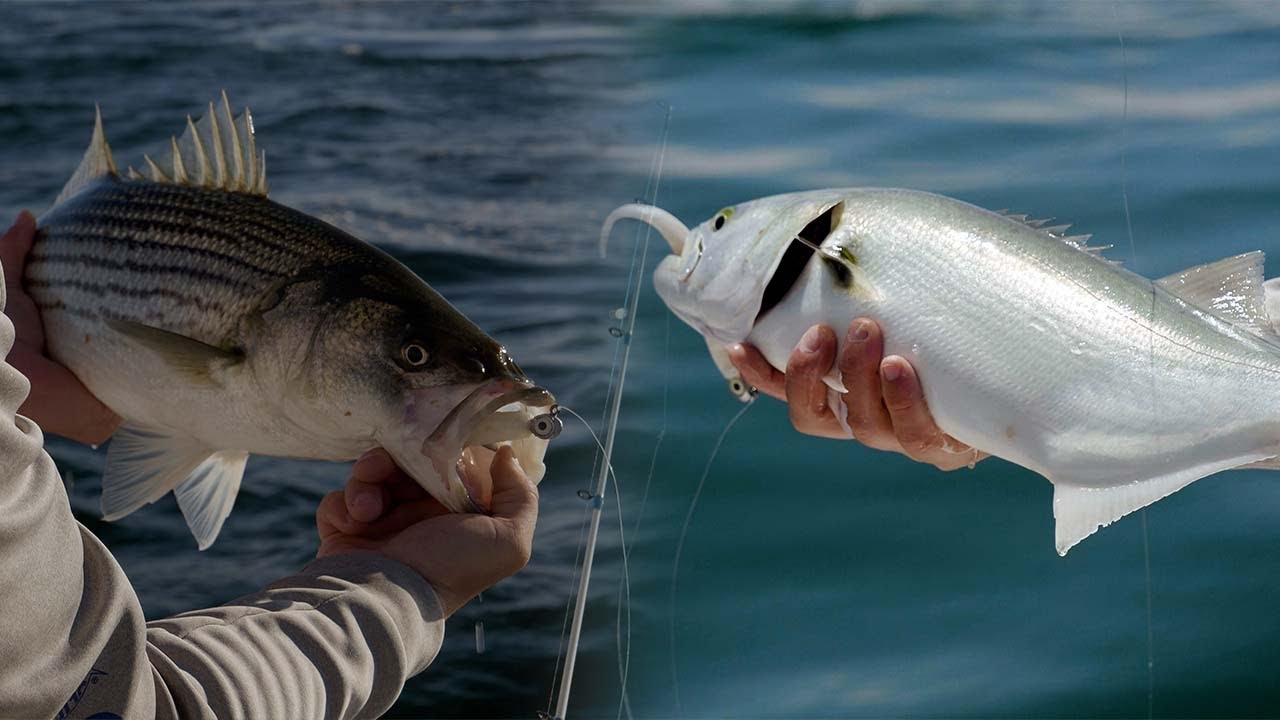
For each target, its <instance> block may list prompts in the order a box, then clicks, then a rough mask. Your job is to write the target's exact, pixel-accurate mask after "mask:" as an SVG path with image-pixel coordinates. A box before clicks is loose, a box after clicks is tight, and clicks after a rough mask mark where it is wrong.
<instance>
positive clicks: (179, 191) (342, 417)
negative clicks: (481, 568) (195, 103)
mask: <svg viewBox="0 0 1280 720" xmlns="http://www.w3.org/2000/svg"><path fill="white" fill-rule="evenodd" d="M222 101H223V102H222V107H221V108H220V109H218V110H215V108H214V107H213V104H212V103H211V104H210V106H209V112H208V114H206V115H205V116H204V117H203V118H201V120H200V121H199V122H192V121H190V120H189V121H188V123H187V130H186V133H185V134H184V135H183V136H182V138H181V139H179V138H173V139H171V141H170V143H169V146H170V148H171V151H172V155H171V157H169V158H167V159H164V158H162V159H161V162H156V161H154V160H152V159H151V158H150V157H147V158H146V165H145V167H146V168H147V169H148V173H147V174H143V173H140V172H138V171H136V170H133V169H132V168H130V169H129V170H128V172H127V173H124V174H122V173H120V172H119V171H118V170H117V168H116V166H115V162H114V160H113V158H112V156H111V151H110V147H109V146H108V145H107V141H106V135H105V133H104V132H103V129H102V119H101V115H100V114H99V116H98V117H97V118H96V121H95V125H94V132H93V138H92V140H91V142H90V146H89V149H88V150H87V151H86V152H85V155H84V158H83V159H82V161H81V164H80V166H79V168H77V170H76V172H75V174H74V175H73V176H72V178H71V179H70V180H69V181H68V182H67V184H66V186H65V187H64V188H63V190H62V192H61V193H60V194H59V196H58V199H57V201H56V202H55V203H54V206H53V207H52V208H50V209H49V210H48V211H47V212H46V213H44V214H43V215H42V216H41V217H40V218H39V219H38V232H37V236H36V240H35V243H34V245H33V247H32V249H31V253H30V255H29V258H28V260H27V264H26V268H25V270H24V276H23V282H24V285H25V287H26V289H27V291H28V292H29V293H30V295H31V297H32V298H33V299H34V301H35V303H36V306H37V307H38V308H39V310H40V315H41V320H42V322H43V325H44V331H45V346H46V348H47V351H48V353H49V354H50V355H51V356H52V357H53V358H54V359H55V360H57V361H58V362H60V363H61V364H63V365H65V366H66V367H67V368H68V369H70V370H71V372H72V373H74V374H75V375H76V377H77V378H79V379H80V381H81V382H82V383H83V384H84V385H85V387H87V388H88V389H89V390H90V391H91V392H92V393H93V394H94V395H95V396H96V397H97V398H98V399H99V400H101V401H102V402H103V403H104V404H105V405H106V406H107V407H109V408H111V409H112V410H113V411H115V412H116V413H117V414H118V415H120V416H121V417H122V418H123V419H124V421H125V424H124V425H123V426H122V427H121V428H120V429H119V430H117V431H116V433H115V435H113V436H112V439H111V444H110V446H109V448H108V452H107V465H106V469H105V470H104V473H103V495H102V507H103V513H104V517H105V519H107V520H115V519H119V518H121V517H123V516H125V515H127V514H129V513H131V512H133V511H134V510H136V509H138V508H139V507H141V506H142V505H145V504H147V503H151V502H154V501H156V500H158V499H159V498H160V497H163V496H164V495H165V494H166V493H168V492H170V491H173V492H174V494H175V495H176V496H177V500H178V506H179V508H180V509H181V510H182V513H183V515H184V516H185V517H186V520H187V523H188V525H189V526H190V528H191V530H192V533H193V534H194V535H195V537H196V540H197V542H198V544H199V546H200V548H201V549H204V548H207V547H209V545H210V544H212V543H213V541H214V539H215V538H216V537H217V535H218V533H219V531H220V530H221V527H222V523H223V521H224V520H225V519H226V517H227V515H228V514H229V513H230V511H231V507H232V504H233V502H234V500H235V497H236V493H237V492H238V490H239V486H240V482H241V478H242V476H243V474H244V469H245V463H246V460H247V458H248V456H249V455H250V454H266V455H276V456H286V457H303V458H315V459H327V460H353V459H355V458H356V457H358V456H360V455H361V454H362V453H364V452H366V451H368V450H369V449H370V448H373V447H382V448H384V449H385V450H387V452H389V453H390V454H391V456H392V458H393V459H394V460H395V462H396V463H397V464H398V465H400V467H401V468H403V469H404V470H405V471H406V472H407V473H408V474H409V475H410V476H411V477H412V478H414V480H416V481H417V482H418V483H419V484H420V485H421V486H422V487H423V488H425V489H426V490H427V492H429V493H431V495H432V496H434V497H435V498H436V499H437V500H439V501H440V502H441V503H443V504H444V505H445V506H446V507H447V508H449V509H451V510H454V511H475V510H485V509H486V507H487V503H488V502H489V501H490V498H491V494H492V487H491V480H489V478H488V476H487V475H486V474H482V473H475V474H467V475H465V476H464V475H463V474H462V473H461V472H460V468H462V467H470V466H481V467H483V466H487V462H488V461H490V460H491V459H492V457H493V455H494V453H495V452H496V450H495V448H497V447H499V446H509V447H510V448H511V449H512V451H513V453H514V455H515V457H516V459H517V460H518V461H519V463H520V465H521V466H522V467H523V468H524V469H525V471H526V473H527V474H528V476H529V478H530V479H531V480H533V481H534V482H538V481H539V480H541V479H542V476H543V474H544V472H545V468H544V466H543V465H542V458H543V456H544V454H545V452H546V448H547V442H548V441H549V440H550V439H551V438H552V437H554V436H555V434H556V433H557V432H558V427H559V426H558V424H556V423H554V422H549V421H547V420H546V418H547V417H554V416H553V415H552V414H551V413H554V406H553V403H554V398H553V397H552V396H551V394H550V393H548V392H547V391H546V390H545V389H542V388H540V387H537V386H535V385H533V384H532V383H531V382H530V381H529V379H528V378H527V377H525V375H524V373H523V372H522V371H521V370H520V368H519V367H518V366H517V365H516V364H515V362H514V361H513V360H512V359H511V358H510V357H509V356H508V355H507V353H506V350H504V349H503V348H502V346H501V345H499V344H498V343H497V342H495V341H494V340H493V339H492V338H490V337H489V336H488V335H486V334H485V333H484V332H483V331H482V330H481V329H480V328H478V327H476V326H475V324H474V323H472V322H471V321H470V320H468V319H467V318H466V317H465V316H463V315H462V314H461V313H459V312H458V311H457V310H456V309H454V308H453V306H451V305H450V304H449V303H448V301H446V300H445V299H444V298H443V297H441V296H440V295H439V294H438V293H436V292H435V291H434V290H433V289H432V288H431V287H429V286H428V285H427V284H426V283H425V282H423V281H422V280H421V278H419V277H418V276H417V275H415V274H414V273H413V272H412V271H410V270H409V269H408V268H406V267H405V266H404V265H402V264H401V263H399V262H398V261H396V260H395V259H394V258H392V257H391V256H390V255H388V254H386V253H385V252H382V251H381V250H378V249H377V248H374V247H373V246H371V245H369V244H368V243H365V242H363V241H361V240H359V239H357V238H355V237H354V236H352V235H350V234H348V233H346V232H344V231H342V230H340V229H338V228H335V227H333V226H332V225H329V224H328V223H325V222H322V221H320V220H318V219H316V218H313V217H311V216H309V215H306V214H304V213H301V212H299V211H297V210H294V209H292V208H288V207H285V206H283V205H280V204H278V203H276V202H274V201H272V200H270V199H268V198H267V197H266V192H267V189H266V174H265V173H266V160H265V155H259V154H258V153H257V151H256V150H255V144H254V139H253V132H252V128H253V123H252V120H251V119H250V117H249V114H248V111H247V110H246V111H245V112H244V113H243V114H242V115H240V116H238V117H234V116H233V115H232V113H231V106H230V102H229V101H228V100H227V98H226V95H225V94H224V95H223V97H222ZM548 407H550V408H551V410H550V412H547V411H544V410H539V408H548ZM535 428H537V431H536V432H535ZM473 434H475V436H476V437H477V438H480V439H481V440H482V441H483V442H476V441H472V439H471V437H472V435H473Z"/></svg>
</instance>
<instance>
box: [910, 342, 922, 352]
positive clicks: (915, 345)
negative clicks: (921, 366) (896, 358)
mask: <svg viewBox="0 0 1280 720" xmlns="http://www.w3.org/2000/svg"><path fill="white" fill-rule="evenodd" d="M911 354H912V355H919V354H920V343H911Z"/></svg>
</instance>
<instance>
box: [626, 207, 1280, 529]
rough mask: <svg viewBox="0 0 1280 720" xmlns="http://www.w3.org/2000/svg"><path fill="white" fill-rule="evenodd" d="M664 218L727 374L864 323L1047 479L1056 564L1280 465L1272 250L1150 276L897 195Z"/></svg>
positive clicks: (956, 423) (950, 417)
mask: <svg viewBox="0 0 1280 720" xmlns="http://www.w3.org/2000/svg"><path fill="white" fill-rule="evenodd" d="M621 210H622V209H620V211H621ZM621 216H622V217H631V218H636V219H646V217H645V215H644V213H642V212H641V211H640V210H637V209H631V210H627V211H625V212H622V215H621ZM657 217H658V219H657V220H655V221H653V222H654V225H655V227H658V228H659V230H660V231H661V232H663V234H664V236H666V237H667V239H668V241H669V242H671V244H672V247H673V250H674V251H675V253H676V254H673V255H670V256H668V257H667V258H665V259H664V260H663V261H662V262H661V263H660V264H659V266H658V269H657V270H656V271H655V275H654V282H655V285H656V287H657V290H658V293H659V295H660V296H661V297H662V299H663V300H664V302H666V304H667V305H668V307H669V308H670V309H671V310H672V311H673V312H674V313H676V314H677V315H678V316H679V317H680V318H681V319H683V320H684V321H685V322H686V323H688V324H689V325H691V326H692V327H694V329H696V330H698V331H699V332H700V333H701V334H703V335H704V336H705V337H706V338H707V339H708V343H709V345H710V346H711V349H712V353H713V356H715V357H717V364H718V365H719V366H720V367H721V369H722V371H723V372H725V374H726V376H728V377H731V378H732V377H734V371H733V370H732V366H731V365H729V364H728V363H727V361H726V360H725V358H724V357H723V354H724V346H725V345H727V344H730V343H735V342H749V343H752V344H754V345H756V346H757V347H758V348H760V350H761V352H762V353H763V354H764V356H765V357H766V358H767V359H768V360H769V362H770V363H771V364H773V365H774V366H775V367H777V368H778V369H780V370H781V369H784V368H785V367H786V361H787V357H788V355H789V354H790V352H791V349H792V348H793V347H795V344H796V343H797V341H798V340H799V339H800V336H801V335H802V334H803V333H804V331H805V330H806V329H807V328H808V327H810V326H812V325H813V324H815V323H824V324H827V325H829V326H833V327H845V326H847V325H848V323H849V322H850V321H851V320H852V319H853V318H855V317H858V316H868V317H871V318H872V319H874V320H876V321H877V322H878V323H880V325H881V327H882V328H883V330H884V333H885V338H886V345H885V353H886V354H896V355H901V356H903V357H905V358H906V359H908V360H909V361H910V362H911V363H912V364H913V365H914V366H915V368H916V370H917V372H918V374H919V377H920V380H921V384H922V385H923V389H924V393H925V397H926V399H927V401H928V403H929V408H930V410H931V412H932V413H933V415H934V417H935V419H936V420H937V423H938V426H939V427H940V428H941V429H942V430H943V431H944V432H946V433H948V434H950V435H952V436H953V437H955V438H956V439H958V440H960V441H961V442H964V443H967V444H969V445H971V446H973V447H976V448H980V449H982V450H984V451H988V452H991V453H992V454H995V455H998V456H1000V457H1003V458H1005V459H1008V460H1011V461H1013V462H1015V463H1017V464H1020V465H1023V466H1024V467H1027V468H1030V469H1032V470H1035V471H1036V472H1038V473H1040V474H1042V475H1044V476H1045V477H1047V478H1049V479H1050V480H1051V481H1052V482H1053V483H1054V515H1055V518H1056V520H1057V533H1056V534H1057V537H1056V546H1057V549H1058V551H1059V552H1060V553H1062V554H1065V553H1066V551H1067V550H1069V549H1070V548H1071V547H1072V546H1073V545H1075V544H1076V543H1078V542H1079V541H1080V540H1081V539H1083V538H1084V537H1087V536H1088V535H1090V534H1092V533H1093V532H1094V531H1096V530H1097V529H1098V528H1099V527H1101V526H1105V525H1107V524H1110V523H1111V522H1113V521H1115V520H1116V519H1118V518H1120V517H1122V516H1123V515H1125V514H1127V513H1129V512H1132V511H1133V510H1135V509H1137V508H1140V507H1143V506H1145V505H1148V504H1150V503H1152V502H1155V501H1156V500H1159V499H1160V498H1162V497H1164V496H1166V495H1168V494H1171V493H1173V492H1176V491H1177V490H1178V489H1180V488H1182V487H1184V486H1186V485H1187V484H1189V483H1191V482H1193V481H1194V480H1196V479H1198V478H1201V477H1205V476H1207V475H1210V474H1213V473H1216V472H1219V471H1222V470H1226V469H1230V468H1233V467H1238V466H1242V465H1246V464H1252V463H1257V462H1260V461H1266V462H1274V461H1272V460H1270V459H1271V458H1274V457H1276V456H1277V455H1280V336H1277V334H1276V332H1275V329H1274V328H1273V327H1272V325H1271V323H1270V320H1269V318H1268V317H1267V313H1266V309H1265V301H1264V296H1263V287H1262V286H1263V283H1262V254H1261V253H1248V254H1245V255H1241V256H1237V257H1234V258H1228V259H1226V260H1223V261H1219V262H1217V263H1211V264H1208V265H1204V266H1198V267H1196V268H1192V269H1190V270H1188V271H1185V272H1183V273H1177V274H1175V275H1173V276H1170V277H1168V278H1163V279H1161V280H1159V281H1156V282H1154V283H1153V282H1152V281H1150V280H1148V279H1146V278H1143V277H1141V276H1138V275H1136V274H1134V273H1132V272H1129V271H1128V270H1126V269H1124V268H1122V267H1119V266H1117V265H1116V264H1114V263H1112V262H1110V261H1108V260H1106V259H1103V258H1101V257H1099V256H1098V254H1097V252H1096V251H1095V249H1091V248H1088V247H1087V245H1086V242H1085V241H1086V240H1087V238H1085V237H1083V236H1075V237H1063V235H1064V234H1065V233H1064V230H1065V228H1060V227H1054V228H1051V229H1047V228H1045V227H1043V225H1044V223H1043V222H1040V221H1027V220H1026V219H1025V218H1021V217H1010V216H1008V215H1005V214H1001V213H995V212H991V211H988V210H984V209H982V208H978V207H975V206H973V205H969V204H967V203H963V202H960V201H957V200H953V199H950V198H945V197H942V196H939V195H933V194H930V193H923V192H917V191H910V190H896V189H876V188H850V189H835V190H817V191H812V192H803V193H794V194H789V195H780V196H774V197H769V198H763V199H759V200H754V201H751V202H747V203H742V204H739V205H736V206H733V207H731V208H726V209H725V210H723V211H721V212H720V213H717V215H715V216H713V217H712V218H710V219H708V220H707V221H706V222H704V223H702V224H701V225H698V226H697V227H694V228H693V229H691V230H689V229H683V226H681V225H679V223H678V221H675V220H674V219H673V218H670V217H663V216H657ZM815 228H816V229H815ZM682 229H683V232H682ZM798 236H800V237H805V239H806V240H808V241H809V242H811V243H813V244H816V245H819V246H820V250H819V251H816V252H814V251H811V250H809V249H806V248H805V247H804V246H803V243H799V242H798V241H796V240H795V238H797V237H798ZM797 248H798V249H799V254H798V255H795V254H793V253H794V251H795V250H796V249H797ZM788 255H792V257H793V259H796V258H798V259H797V260H796V261H795V262H794V263H791V261H788V260H786V259H784V258H786V257H787V256H788ZM789 263H790V269H789V270H786V269H785V268H787V267H788V266H789ZM779 277H783V278H784V279H785V282H783V283H781V284H780V285H775V284H774V280H775V279H776V278H779ZM770 295H773V296H774V297H773V298H772V300H776V301H777V302H776V304H775V305H772V307H770V306H769V305H768V304H766V303H765V297H766V296H770ZM772 300H771V302H772ZM841 342H843V339H842V340H841ZM826 380H827V383H828V385H830V386H831V388H832V396H831V400H832V403H833V406H838V403H839V393H838V391H840V390H843V388H842V387H841V385H840V382H839V378H838V377H837V376H836V375H834V374H833V375H831V376H829V377H828V378H827V379H826Z"/></svg>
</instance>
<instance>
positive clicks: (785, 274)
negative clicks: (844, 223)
mask: <svg viewBox="0 0 1280 720" xmlns="http://www.w3.org/2000/svg"><path fill="white" fill-rule="evenodd" d="M843 210H844V203H836V204H835V205H832V206H831V207H829V208H827V209H826V210H824V211H823V212H822V214H820V215H818V217H816V218H814V219H813V220H811V221H810V222H809V224H808V225H805V226H804V229H802V230H801V231H800V232H799V233H798V234H797V235H796V238H795V239H794V240H792V241H791V244H790V245H788V246H787V251H786V252H785V253H783V255H782V260H781V261H779V263H778V267H777V269H775V270H774V272H773V277H771V278H769V284H768V285H766V286H765V288H764V296H763V297H762V299H761V301H760V311H759V312H758V313H756V322H759V321H760V318H762V317H764V316H765V314H766V313H768V312H769V311H770V310H772V309H773V308H774V307H776V306H777V305H778V303H780V302H782V300H783V299H784V298H785V297H786V296H787V294H788V293H790V292H791V289H792V288H793V287H795V284H796V282H797V281H798V280H799V279H800V275H801V274H802V273H803V272H804V269H805V267H807V266H808V265H809V260H810V259H811V258H812V257H813V254H814V253H815V252H817V250H818V248H819V247H820V246H821V245H822V243H823V242H824V241H825V240H826V239H827V237H828V236H830V235H831V232H832V231H833V230H835V228H836V225H838V224H839V222H840V216H841V214H842V213H843ZM841 269H845V268H843V266H841ZM846 272H847V270H846Z"/></svg>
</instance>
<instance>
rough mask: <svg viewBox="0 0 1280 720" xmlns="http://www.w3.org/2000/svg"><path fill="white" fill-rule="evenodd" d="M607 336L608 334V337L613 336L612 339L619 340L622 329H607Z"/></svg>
mask: <svg viewBox="0 0 1280 720" xmlns="http://www.w3.org/2000/svg"><path fill="white" fill-rule="evenodd" d="M609 334H610V335H612V336H614V337H619V338H620V337H622V328H620V327H611V328H609Z"/></svg>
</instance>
